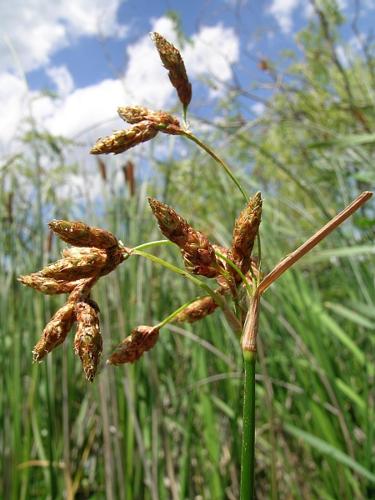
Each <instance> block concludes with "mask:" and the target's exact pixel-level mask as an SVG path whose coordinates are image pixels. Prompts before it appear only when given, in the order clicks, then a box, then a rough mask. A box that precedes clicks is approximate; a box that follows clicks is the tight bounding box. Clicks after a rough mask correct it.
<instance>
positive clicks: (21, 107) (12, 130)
mask: <svg viewBox="0 0 375 500" xmlns="http://www.w3.org/2000/svg"><path fill="white" fill-rule="evenodd" d="M0 106H1V113H2V119H1V120H0V145H2V146H3V149H5V150H6V149H7V147H8V144H9V142H10V141H11V140H12V139H13V137H14V136H15V134H16V132H17V128H18V126H19V123H20V118H21V116H22V115H24V114H25V110H27V88H26V85H25V82H24V81H23V80H22V79H21V78H18V77H16V76H14V75H12V74H10V73H5V72H4V73H1V74H0Z"/></svg>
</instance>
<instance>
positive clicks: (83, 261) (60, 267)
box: [38, 248, 108, 281]
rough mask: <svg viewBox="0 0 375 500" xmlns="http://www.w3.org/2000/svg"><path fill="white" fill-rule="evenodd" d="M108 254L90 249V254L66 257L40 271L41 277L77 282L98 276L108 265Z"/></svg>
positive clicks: (97, 249)
mask: <svg viewBox="0 0 375 500" xmlns="http://www.w3.org/2000/svg"><path fill="white" fill-rule="evenodd" d="M107 260H108V257H107V252H106V251H105V250H101V249H100V248H90V252H88V253H83V254H81V255H76V256H71V257H64V258H63V259H60V260H57V261H56V262H54V263H53V264H50V265H49V266H47V267H45V268H44V269H42V270H41V271H39V273H38V274H39V276H45V277H47V278H54V279H56V280H64V281H76V280H79V279H82V278H88V277H92V276H96V275H97V274H99V273H100V271H101V269H102V268H103V267H104V266H105V265H106V264H107Z"/></svg>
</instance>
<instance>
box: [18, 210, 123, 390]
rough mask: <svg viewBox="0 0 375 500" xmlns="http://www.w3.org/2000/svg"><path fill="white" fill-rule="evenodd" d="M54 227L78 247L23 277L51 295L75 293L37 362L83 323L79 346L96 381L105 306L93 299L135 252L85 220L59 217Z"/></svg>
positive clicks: (46, 335) (46, 333) (48, 332)
mask: <svg viewBox="0 0 375 500" xmlns="http://www.w3.org/2000/svg"><path fill="white" fill-rule="evenodd" d="M49 226H50V228H51V229H52V230H53V231H54V232H55V233H56V234H57V235H58V236H59V237H60V238H61V239H62V240H64V241H65V242H67V243H70V244H72V245H74V246H72V247H70V248H66V249H64V250H63V252H62V257H63V258H62V259H60V260H58V261H57V262H55V263H53V264H50V265H49V266H47V267H45V268H43V269H42V270H41V271H39V272H37V273H32V274H29V275H27V276H20V278H19V281H21V283H23V284H24V285H27V286H30V287H31V288H34V289H35V290H38V291H40V292H42V293H45V294H48V295H54V294H62V293H69V296H68V300H67V302H66V304H65V305H64V306H63V307H61V308H60V309H59V310H58V311H57V312H56V313H55V315H54V316H53V317H52V319H51V320H50V321H49V323H48V324H47V326H46V327H45V329H44V330H43V333H42V336H41V338H40V340H39V341H38V342H37V344H36V346H35V347H34V350H33V357H34V361H41V360H42V359H43V358H44V357H45V356H46V355H47V354H48V353H49V352H51V351H52V350H53V349H54V348H55V347H57V346H58V345H60V344H62V343H63V342H64V340H65V339H66V337H67V335H68V333H69V332H70V330H71V328H72V327H73V325H74V323H77V333H76V336H75V341H74V350H75V352H76V354H78V355H79V357H80V358H81V361H82V366H83V370H84V372H85V375H86V378H87V379H88V380H89V381H92V380H93V379H94V376H95V373H96V370H97V367H98V364H99V360H100V355H101V352H102V338H101V335H100V326H99V316H98V314H99V308H98V306H97V305H96V303H95V302H94V301H92V300H91V299H90V292H91V289H92V287H93V286H94V284H95V283H96V282H97V280H98V279H99V278H100V277H101V276H104V275H105V274H108V273H109V272H111V271H112V270H113V269H114V268H115V267H116V266H117V265H118V264H120V263H121V262H122V261H123V260H124V259H125V258H126V255H127V254H128V252H129V250H128V249H126V248H125V247H123V246H121V245H120V244H119V242H118V240H117V238H116V237H115V236H114V235H113V234H111V233H109V232H108V231H104V230H103V229H99V228H95V227H90V226H87V225H86V224H84V223H83V222H80V221H64V220H54V221H52V222H50V224H49Z"/></svg>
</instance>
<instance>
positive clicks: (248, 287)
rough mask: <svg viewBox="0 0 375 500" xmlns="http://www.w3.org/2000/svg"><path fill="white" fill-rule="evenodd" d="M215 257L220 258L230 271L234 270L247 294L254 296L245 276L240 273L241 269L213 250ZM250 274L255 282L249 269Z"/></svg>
mask: <svg viewBox="0 0 375 500" xmlns="http://www.w3.org/2000/svg"><path fill="white" fill-rule="evenodd" d="M215 255H217V256H218V257H220V259H223V260H224V261H225V262H226V263H227V264H228V265H229V266H230V267H231V268H232V269H234V270H235V271H236V273H238V275H239V276H240V277H241V279H242V281H243V283H244V285H245V287H246V290H247V293H248V294H249V295H250V296H252V295H253V294H254V291H253V289H252V288H251V286H250V285H249V282H248V280H247V279H246V276H245V275H244V274H243V272H242V271H241V269H240V268H239V267H238V266H236V264H235V263H234V262H233V261H232V260H230V259H228V257H226V256H225V255H224V254H222V253H221V252H218V251H217V250H215ZM250 274H251V276H252V277H253V278H254V280H255V276H254V275H253V272H252V270H251V268H250Z"/></svg>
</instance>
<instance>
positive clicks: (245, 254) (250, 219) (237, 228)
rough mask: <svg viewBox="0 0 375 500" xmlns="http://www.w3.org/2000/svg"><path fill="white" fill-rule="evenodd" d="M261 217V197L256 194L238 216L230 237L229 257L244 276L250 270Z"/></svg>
mask: <svg viewBox="0 0 375 500" xmlns="http://www.w3.org/2000/svg"><path fill="white" fill-rule="evenodd" d="M261 216H262V195H261V194H260V193H259V192H258V193H256V194H255V195H254V196H253V197H252V198H250V200H249V202H248V204H247V206H246V208H245V209H244V210H243V211H242V212H241V213H240V215H239V216H238V218H237V220H236V222H235V225H234V229H233V237H232V247H231V250H230V255H231V257H230V258H232V260H233V262H234V263H235V264H236V265H237V266H238V267H239V268H240V269H241V271H242V272H243V273H244V274H246V273H247V272H248V270H249V268H250V263H251V252H252V250H253V246H254V242H255V238H256V235H257V233H258V229H259V224H260V221H261Z"/></svg>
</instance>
